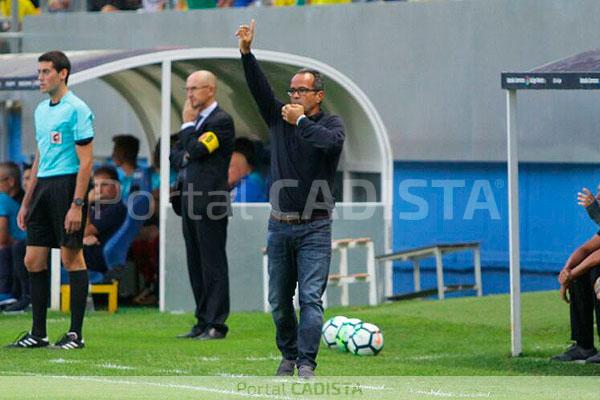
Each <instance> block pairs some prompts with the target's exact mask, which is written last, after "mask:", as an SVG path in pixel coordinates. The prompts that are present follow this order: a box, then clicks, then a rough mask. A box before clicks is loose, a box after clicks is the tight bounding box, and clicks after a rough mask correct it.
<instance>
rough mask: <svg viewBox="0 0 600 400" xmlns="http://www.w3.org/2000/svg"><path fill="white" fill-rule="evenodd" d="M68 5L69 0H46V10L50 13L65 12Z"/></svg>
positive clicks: (67, 9) (69, 3)
mask: <svg viewBox="0 0 600 400" xmlns="http://www.w3.org/2000/svg"><path fill="white" fill-rule="evenodd" d="M70 5H71V2H70V0H49V1H48V11H49V12H51V13H54V12H66V11H69V6H70Z"/></svg>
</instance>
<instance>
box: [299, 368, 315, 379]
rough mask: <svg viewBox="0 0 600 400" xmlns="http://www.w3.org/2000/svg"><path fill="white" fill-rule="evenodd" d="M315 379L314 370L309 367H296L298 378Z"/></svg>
mask: <svg viewBox="0 0 600 400" xmlns="http://www.w3.org/2000/svg"><path fill="white" fill-rule="evenodd" d="M314 377H315V369H314V368H313V367H311V366H310V365H299V366H298V378H302V379H311V378H314Z"/></svg>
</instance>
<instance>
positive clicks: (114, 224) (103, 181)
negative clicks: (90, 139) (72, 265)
mask: <svg viewBox="0 0 600 400" xmlns="http://www.w3.org/2000/svg"><path fill="white" fill-rule="evenodd" d="M120 191H121V188H120V184H119V176H118V174H117V170H116V169H115V168H113V167H111V166H103V167H100V168H98V169H97V170H96V171H95V172H94V189H93V190H91V191H90V193H89V194H88V201H89V204H90V212H89V213H88V223H87V224H86V226H85V231H84V236H83V256H84V258H85V262H86V264H87V267H88V270H90V271H96V272H100V273H102V274H105V273H106V272H108V268H107V266H106V260H105V259H104V254H103V250H104V245H105V244H106V243H107V242H108V240H109V239H110V238H111V237H112V236H113V235H114V234H115V232H117V230H118V229H119V228H120V227H121V225H122V224H123V222H124V221H125V217H126V216H127V208H126V207H125V205H124V204H123V202H122V201H121V200H120Z"/></svg>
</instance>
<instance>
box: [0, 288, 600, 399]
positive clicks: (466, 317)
mask: <svg viewBox="0 0 600 400" xmlns="http://www.w3.org/2000/svg"><path fill="white" fill-rule="evenodd" d="M522 309H523V343H524V347H523V355H522V356H521V357H517V358H512V357H510V354H509V353H510V325H509V299H508V296H486V297H483V298H476V297H468V298H459V299H448V300H445V301H418V300H417V301H410V302H400V303H393V304H385V305H382V306H378V307H352V308H333V309H328V310H326V313H325V317H326V318H328V317H331V316H334V315H345V316H348V317H356V318H360V319H362V320H364V321H368V322H371V323H374V324H376V325H378V326H379V327H380V328H381V329H382V331H383V334H384V338H385V347H384V349H383V351H382V352H381V354H380V355H378V356H376V357H358V356H353V355H350V354H347V353H346V354H344V353H340V352H338V351H335V350H328V349H326V348H324V347H321V351H320V353H319V358H318V363H319V366H318V368H317V372H318V374H319V375H320V376H329V377H332V378H327V379H337V381H335V382H338V383H340V382H341V383H340V384H342V383H343V384H351V383H352V382H360V384H361V385H362V387H361V390H367V391H368V390H373V391H374V392H373V393H371V394H369V395H368V398H378V397H377V396H378V395H382V396H384V397H381V398H388V397H385V396H388V395H389V396H391V392H389V390H388V392H389V393H388V392H386V390H387V389H381V388H385V387H388V388H391V387H396V386H397V388H398V390H400V391H402V390H404V391H405V392H406V394H410V395H414V396H416V397H414V398H430V397H431V398H437V397H440V395H439V393H438V394H437V395H436V394H435V390H437V389H435V390H434V389H431V388H430V389H423V390H421V389H415V388H414V387H410V388H409V387H407V386H406V385H408V384H409V383H410V382H416V381H414V380H415V379H417V380H419V379H420V380H423V379H424V380H425V382H430V383H431V382H437V381H436V380H439V379H442V383H440V384H439V385H441V386H440V387H447V388H448V389H447V390H450V392H449V393H451V394H452V393H453V392H451V390H455V392H456V393H455V394H460V393H459V392H457V390H466V389H468V388H471V389H472V390H483V386H486V385H488V386H489V387H491V388H496V389H497V388H498V387H504V389H503V390H501V391H499V392H498V396H492V397H494V398H505V397H502V396H504V395H506V396H508V397H506V398H514V396H509V394H510V391H511V390H514V389H515V387H517V386H523V389H524V390H525V389H532V388H533V387H538V386H539V390H540V391H541V392H540V393H543V392H544V390H549V388H551V387H553V386H555V385H556V386H560V385H559V383H560V382H561V380H560V379H559V378H556V377H554V378H552V379H550V380H548V378H547V379H546V380H547V383H546V384H543V383H540V382H544V379H542V378H539V376H542V375H547V376H553V375H554V376H556V375H561V376H575V375H580V376H592V375H598V374H600V366H597V365H584V364H573V363H569V364H565V363H556V362H551V361H549V358H550V356H552V355H554V354H557V353H559V352H561V351H563V350H564V349H565V348H566V347H567V346H568V345H569V340H568V339H569V323H568V306H567V305H566V304H564V303H562V302H561V300H560V299H559V296H558V293H557V292H542V293H528V294H524V295H523V298H522ZM30 318H31V316H30V315H29V314H25V315H16V316H14V315H11V316H8V315H0V342H1V343H6V344H8V343H10V342H11V341H12V340H13V339H14V338H15V337H16V335H17V334H18V333H19V332H21V331H23V330H26V329H28V328H29V326H30ZM192 323H193V316H192V315H191V314H183V315H175V314H169V313H165V314H161V313H159V312H157V311H155V310H150V309H128V308H122V309H120V310H119V312H118V313H117V314H115V315H109V314H107V313H105V312H94V313H90V314H89V315H88V316H87V318H86V322H85V327H84V337H85V340H86V348H85V349H84V350H72V351H64V350H53V349H35V350H8V349H0V399H4V398H7V399H8V398H11V399H12V398H32V399H33V398H80V397H77V396H79V395H81V396H82V397H81V398H85V399H90V398H105V397H102V396H104V395H106V396H109V390H111V389H106V388H107V387H108V388H112V389H115V390H116V388H121V389H122V390H123V392H120V394H119V395H118V396H117V397H114V396H113V397H106V398H145V399H151V398H155V397H154V396H156V398H161V399H164V398H178V399H179V398H187V397H186V396H188V395H189V396H190V397H189V398H229V397H230V396H231V398H243V397H247V396H249V397H251V398H254V397H257V396H258V398H262V397H265V396H266V397H265V398H301V397H302V396H308V397H307V398H320V397H319V396H317V394H315V393H308V394H307V393H300V394H299V393H291V389H290V388H288V390H287V391H285V389H286V388H285V387H282V388H280V392H278V393H274V392H273V390H275V389H276V387H275V385H274V384H273V386H272V387H270V388H271V391H270V392H269V390H268V389H269V383H268V382H272V381H273V380H272V378H269V377H270V376H271V375H272V374H273V373H274V371H275V369H276V367H277V365H278V362H279V358H280V356H279V354H278V351H277V348H276V347H275V344H274V328H273V324H272V321H271V318H270V315H268V314H263V313H234V314H233V315H231V317H230V319H229V320H228V324H229V327H230V334H229V335H228V336H227V339H226V340H223V341H209V342H200V341H193V340H184V339H176V338H175V336H176V335H177V334H178V333H182V332H185V331H187V330H188V329H189V328H190V326H191V325H192ZM68 325H69V320H68V316H67V315H64V314H60V313H50V314H49V317H48V329H49V335H50V339H51V340H56V339H57V338H58V337H59V336H60V335H61V334H62V333H64V331H65V329H67V328H68ZM519 375H524V376H525V377H526V378H517V377H515V378H508V377H506V376H519ZM200 376H205V377H206V376H209V377H211V378H200ZM255 376H260V377H263V378H254V379H256V381H257V382H267V383H265V385H266V387H262V390H260V387H258V388H256V390H257V391H260V393H258V392H257V393H254V392H248V393H246V392H243V393H240V386H238V385H240V382H239V381H240V380H242V381H244V380H247V379H250V378H249V377H255ZM427 376H429V377H430V378H425V377H427ZM466 376H470V377H471V378H465V377H466ZM56 377H63V378H61V379H63V380H62V381H64V382H65V384H64V385H56V381H55V380H56V379H59V378H56ZM333 377H335V378H333ZM386 377H387V378H386ZM400 377H404V378H400ZM409 377H412V378H409ZM441 377H447V378H441ZM452 377H454V378H452ZM473 377H480V378H473ZM490 377H499V378H490ZM527 377H529V378H527ZM531 377H536V378H535V382H538V384H537V386H536V384H533V383H531V384H524V385H517V386H514V385H507V386H502V385H501V384H500V383H499V382H504V381H505V380H509V381H510V380H511V379H516V380H517V381H519V379H525V381H523V382H526V381H527V380H528V379H529V380H531V379H532V378H531ZM53 379H54V381H53ZM140 379H141V381H140V383H137V381H136V380H140ZM206 379H210V382H220V380H223V382H221V383H219V384H218V385H217V386H215V387H218V388H220V389H215V390H217V391H216V392H215V391H212V392H211V390H212V389H211V388H213V389H214V387H212V386H210V385H209V384H208V383H207V382H204V384H199V383H197V380H200V381H206ZM232 379H234V380H236V379H237V380H238V381H237V382H232V381H231V380H232ZM411 379H412V380H411ZM443 379H446V381H444V380H443ZM478 379H479V381H478ZM540 379H542V380H541V381H540ZM572 379H575V378H572ZM572 379H571V380H570V381H569V382H573V380H572ZM577 379H579V380H578V381H579V382H580V384H579V388H580V391H581V393H582V396H583V394H585V390H584V388H585V387H586V385H587V384H588V383H589V385H590V388H592V387H594V386H595V381H589V379H590V378H577ZM32 380H33V381H35V382H38V383H37V384H36V385H33V386H31V385H28V384H27V382H31V381H32ZM112 380H121V381H120V382H121V383H120V384H116V385H112V384H109V385H107V382H109V381H112ZM194 380H196V381H194ZM123 382H125V383H123ZM194 382H196V383H194ZM244 382H245V381H244ZM335 382H334V383H335ZM365 382H371V384H370V385H368V384H366V383H365ZM444 382H445V383H444ZM460 382H463V383H464V384H465V385H466V383H467V382H484V383H482V384H475V386H469V385H466V386H465V388H466V389H465V388H463V389H460V385H459V383H460ZM485 382H487V383H485ZM415 384H416V383H415ZM82 385H83V386H82ZM195 385H196V386H197V387H198V388H204V389H206V390H204V389H198V390H196V389H193V388H194V387H196V386H195ZM198 385H199V386H198ZM331 385H333V383H332V384H331ZM331 385H330V386H329V387H328V388H327V390H328V392H327V393H321V395H322V396H321V397H323V398H328V397H331V398H336V396H341V397H337V398H361V397H362V396H359V395H358V394H357V395H355V396H354V395H350V394H349V393H345V395H344V394H343V393H341V394H340V393H337V391H336V390H341V389H340V387H336V388H337V389H336V390H334V386H335V385H333V386H331ZM386 385H387V386H386ZM394 385H396V386H394ZM456 385H459V386H456ZM481 385H483V386H481ZM498 385H500V386H498ZM87 386H89V387H90V388H92V389H89V390H91V391H92V392H89V391H86V390H82V391H81V393H80V392H79V391H78V390H79V389H77V388H83V387H87ZM2 387H4V389H1V388H2ZM415 387H416V386H415ZM435 387H438V386H435ZM19 388H20V389H19ZM23 388H27V389H26V390H25V392H27V393H30V392H31V393H30V394H31V397H27V396H26V395H25V394H24V389H23ZM42 388H45V389H44V390H45V392H44V393H46V395H47V396H49V397H35V396H33V394H34V393H35V392H36V390H42ZM102 388H105V389H102ZM207 388H208V389H207ZM247 388H248V386H247V387H246V389H244V390H246V391H247ZM324 388H325V386H323V387H321V388H320V389H315V390H317V391H318V390H325V389H324ZM365 388H366V389H365ZM426 388H429V386H426ZM452 388H453V389H452ZM562 388H564V386H562ZM313 389H314V388H313ZM354 389H356V387H355V388H354ZM379 389H381V390H379ZM60 390H71V391H72V392H69V393H70V394H69V395H68V397H60V396H61V395H60V393H58V392H57V394H56V396H58V397H53V393H54V391H59V392H60ZM94 390H96V392H94ZM281 390H284V393H281ZM344 390H349V389H348V387H345V389H344ZM390 390H391V389H390ZM428 390H429V391H428ZM440 390H441V389H440ZM490 390H491V389H490ZM556 390H559V389H556ZM173 391H175V392H177V394H175V392H173ZM334 391H336V393H333V392H334ZM593 392H594V391H591V392H590V393H593ZM90 393H95V395H94V396H92V397H89V396H88V395H89V394H90ZM211 393H212V394H211ZM441 393H443V392H441ZM481 393H483V394H480V395H473V396H474V397H486V396H485V393H487V394H488V397H489V393H491V392H489V391H488V392H481ZM494 393H495V392H494ZM551 393H552V394H553V395H555V394H557V393H558V392H554V391H553V392H551ZM567 393H568V392H565V396H566V395H567ZM38 394H39V393H38ZM467 394H468V393H467ZM500 394H502V396H500ZM63 395H64V393H63ZM96 395H97V396H98V397H97V396H96ZM130 395H131V396H133V397H128V396H130ZM246 395H247V396H246ZM296 395H298V396H300V397H295V396H296ZM463 395H465V393H463ZM513 395H514V393H513ZM136 396H140V397H136ZM170 396H171V397H170ZM394 396H396V395H394ZM465 396H466V397H473V396H467V395H465ZM465 396H462V395H461V396H459V397H461V398H464V397H465ZM443 397H448V396H443ZM517 397H518V396H517ZM552 397H553V396H552ZM362 398H367V397H362ZM389 398H404V397H398V396H396V397H389ZM406 398H413V397H410V396H409V397H406ZM526 398H536V396H534V395H533V394H532V393H529V394H528V395H527V397H526ZM539 398H544V397H543V396H542V397H539ZM578 398H585V396H583V397H578ZM590 398H591V397H590Z"/></svg>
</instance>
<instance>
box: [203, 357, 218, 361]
mask: <svg viewBox="0 0 600 400" xmlns="http://www.w3.org/2000/svg"><path fill="white" fill-rule="evenodd" d="M198 360H200V361H221V359H220V358H219V357H199V358H198Z"/></svg>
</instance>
